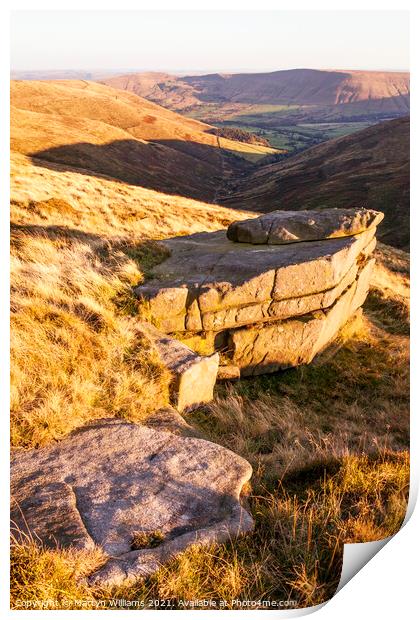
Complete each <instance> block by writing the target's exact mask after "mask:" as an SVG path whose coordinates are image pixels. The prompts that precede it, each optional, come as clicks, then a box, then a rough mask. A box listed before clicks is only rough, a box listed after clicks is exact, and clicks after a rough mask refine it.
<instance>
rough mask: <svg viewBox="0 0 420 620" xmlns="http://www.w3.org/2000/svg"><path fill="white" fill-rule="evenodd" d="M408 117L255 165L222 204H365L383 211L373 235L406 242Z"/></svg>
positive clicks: (269, 207) (303, 206) (263, 207)
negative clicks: (286, 157)
mask: <svg viewBox="0 0 420 620" xmlns="http://www.w3.org/2000/svg"><path fill="white" fill-rule="evenodd" d="M409 139H410V121H409V119H408V118H401V119H395V120H392V121H388V122H385V123H380V124H378V125H374V126H372V127H369V128H367V129H364V130H362V131H359V132H356V133H354V134H352V135H351V136H345V137H344V138H337V139H335V140H330V141H328V142H325V143H323V144H321V145H319V146H315V147H313V148H310V149H308V150H306V151H304V152H303V153H301V154H299V155H296V156H294V157H290V158H288V159H286V160H284V161H280V162H277V163H273V164H270V165H265V166H260V167H259V168H258V169H257V170H256V171H255V172H253V173H251V174H250V175H249V176H247V177H246V178H242V179H240V180H239V181H238V182H237V183H236V185H234V186H233V187H231V188H230V193H228V194H226V195H225V197H224V200H222V202H223V204H225V205H226V206H230V207H235V208H240V209H249V210H252V211H262V212H268V211H273V210H275V209H286V210H287V209H291V210H295V209H296V210H300V209H307V208H322V207H350V206H367V207H370V208H372V209H379V210H381V211H384V212H385V216H386V217H385V219H384V221H383V223H382V224H381V226H380V228H379V234H378V236H379V239H381V240H382V241H383V242H385V243H388V244H389V245H393V246H396V247H399V248H403V249H408V245H409V157H410V149H409Z"/></svg>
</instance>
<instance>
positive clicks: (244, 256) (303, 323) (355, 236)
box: [135, 209, 383, 375]
mask: <svg viewBox="0 0 420 620" xmlns="http://www.w3.org/2000/svg"><path fill="white" fill-rule="evenodd" d="M382 218H383V214H382V213H379V212H377V211H372V210H367V209H345V210H342V209H324V210H322V211H305V212H301V213H296V212H284V211H277V212H274V213H270V214H268V215H264V216H262V217H259V218H254V219H250V220H246V221H241V222H237V223H235V224H232V225H231V226H230V227H229V229H228V236H229V237H230V239H229V238H228V236H227V235H226V231H218V232H214V233H199V234H195V235H190V236H187V237H176V238H173V239H168V240H166V241H165V245H166V246H167V248H168V249H169V250H170V256H169V258H168V259H167V260H165V261H164V262H163V263H161V264H160V265H158V266H157V267H155V268H154V270H153V278H152V280H150V281H149V282H147V284H145V285H142V286H139V287H137V288H136V289H135V292H136V295H137V297H138V298H139V301H140V303H139V308H140V313H141V315H142V316H143V317H145V318H147V319H148V320H149V321H151V322H153V323H154V325H155V326H156V327H158V328H159V329H160V330H161V331H163V332H165V333H168V334H171V333H176V334H177V337H178V338H181V339H183V340H185V341H188V342H189V343H192V344H191V346H192V347H193V348H194V346H195V347H197V348H198V349H200V350H203V349H205V350H206V351H207V353H212V352H214V351H220V352H221V353H222V355H223V359H224V363H226V364H229V365H230V366H232V365H233V366H236V367H237V368H239V371H240V374H241V375H250V374H261V373H264V372H273V371H275V370H278V369H280V368H287V367H290V366H296V365H299V364H305V363H309V362H310V361H311V360H312V359H313V358H314V356H315V355H316V354H317V353H318V352H319V351H321V350H322V349H323V348H324V347H325V346H326V345H327V344H328V343H329V342H330V341H331V340H333V339H334V337H335V336H336V334H337V332H338V331H339V329H340V328H341V327H342V326H343V325H344V324H345V323H346V322H347V320H348V319H349V318H350V317H351V316H352V315H353V314H354V312H355V311H356V310H357V309H358V308H359V307H360V306H361V305H362V304H363V302H364V300H365V298H366V296H367V293H368V291H369V279H370V274H371V271H372V268H373V265H374V259H373V258H371V254H372V252H373V250H374V249H375V245H376V239H375V233H376V226H377V225H378V223H380V221H381V220H382ZM231 239H236V240H237V241H232V240H231ZM250 241H252V242H250ZM221 374H222V375H223V373H221Z"/></svg>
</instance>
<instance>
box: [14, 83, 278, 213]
mask: <svg viewBox="0 0 420 620" xmlns="http://www.w3.org/2000/svg"><path fill="white" fill-rule="evenodd" d="M11 90H12V92H11V101H12V127H11V148H12V150H13V151H17V152H20V153H23V154H25V155H30V156H32V157H34V158H36V159H37V160H40V161H38V165H42V163H43V162H53V163H60V164H67V165H68V166H70V167H77V168H82V169H84V170H89V171H90V172H91V173H92V174H94V175H101V174H106V175H110V176H112V177H114V178H117V179H120V180H121V181H124V182H127V183H130V184H135V185H140V186H142V187H148V188H150V189H156V190H159V191H165V192H166V193H171V194H181V195H184V196H187V197H192V198H200V199H204V200H207V201H209V202H211V201H212V200H213V199H214V196H215V194H216V192H217V190H218V188H219V186H220V184H221V183H222V182H223V180H224V178H225V177H226V176H229V174H231V173H232V172H233V171H236V170H241V169H244V168H246V167H247V160H248V159H250V160H256V159H258V158H260V157H263V156H265V155H267V154H268V153H272V152H273V149H270V148H268V147H264V146H261V145H251V144H244V143H241V142H235V141H233V140H226V139H224V138H218V137H217V136H215V135H213V134H211V133H210V130H211V127H210V126H209V125H205V124H203V123H200V122H198V121H195V120H191V119H185V118H183V117H181V116H179V115H177V114H174V113H173V112H170V111H168V110H165V109H163V108H161V107H159V106H157V105H155V104H153V103H150V102H149V101H146V100H144V99H139V98H138V97H137V96H135V95H132V94H131V93H123V92H121V91H116V90H113V89H111V88H109V87H106V86H102V85H99V84H95V83H93V82H92V83H89V82H83V81H66V80H63V81H56V82H48V81H46V82H30V81H27V82H12V89H11ZM44 165H48V164H44Z"/></svg>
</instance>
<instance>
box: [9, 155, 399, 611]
mask: <svg viewBox="0 0 420 620" xmlns="http://www.w3.org/2000/svg"><path fill="white" fill-rule="evenodd" d="M247 215H249V213H245V212H243V213H238V212H237V211H230V210H229V209H224V208H222V207H218V206H217V205H208V204H204V203H199V202H196V201H192V200H186V199H183V198H179V197H171V196H168V195H165V194H161V193H157V192H154V191H151V190H147V189H144V188H139V187H132V186H128V185H125V184H122V183H121V182H118V181H115V180H113V179H111V178H92V177H90V176H88V175H85V174H83V173H81V172H80V171H69V170H67V169H66V167H63V166H59V165H55V166H53V169H47V168H43V167H39V166H36V165H34V164H33V163H32V162H31V160H30V159H29V158H27V157H24V156H22V155H16V156H14V157H13V162H12V274H11V276H12V343H11V344H12V442H13V444H14V445H15V446H21V447H32V446H40V445H45V444H47V443H49V442H51V441H54V440H58V439H60V438H61V437H63V436H65V435H66V434H67V433H69V432H70V431H71V430H73V429H74V428H75V427H78V426H80V425H82V424H83V423H85V422H86V421H88V420H89V419H93V418H97V417H104V416H106V417H108V416H116V417H121V418H125V419H130V420H135V421H138V422H141V420H143V419H145V418H146V417H147V415H148V414H149V412H150V411H152V410H153V409H154V408H156V407H157V406H159V405H163V404H165V403H166V402H167V398H168V389H167V385H168V377H167V376H166V374H165V371H164V369H163V368H162V367H161V366H160V364H159V362H158V360H156V358H155V357H154V355H153V353H152V352H151V351H150V350H148V349H147V347H146V346H145V343H144V341H143V340H142V338H141V337H140V335H139V334H138V332H137V330H136V317H135V306H134V304H133V298H132V294H131V287H132V285H134V284H136V283H137V282H139V281H141V280H142V279H143V278H144V277H147V274H148V270H149V269H150V267H151V265H153V264H154V263H155V262H156V261H160V260H162V259H163V258H164V257H165V254H164V252H163V251H162V248H161V246H159V243H158V240H159V239H160V238H162V237H165V236H169V235H173V234H183V233H186V232H192V231H198V230H214V229H217V228H220V226H225V225H226V224H228V223H229V222H230V221H232V220H233V219H237V218H238V217H246V216H247ZM377 258H378V265H377V267H376V271H375V276H374V282H373V289H372V292H371V294H370V296H369V299H368V302H367V305H366V314H365V319H364V320H363V321H362V322H361V323H358V324H357V325H353V327H352V330H350V331H349V330H347V331H344V332H342V334H341V336H340V338H341V348H336V347H335V346H333V347H332V348H330V349H329V350H328V351H326V352H325V354H323V356H322V357H321V358H319V359H318V360H317V361H316V362H315V363H314V364H312V365H310V366H308V367H305V368H299V369H294V370H293V369H292V370H289V371H286V372H284V373H278V374H276V375H271V376H267V377H260V378H258V379H248V380H243V381H241V382H239V383H237V384H236V385H234V386H232V387H226V386H220V387H219V388H218V393H217V397H216V400H215V402H214V403H213V404H211V405H210V406H208V407H206V408H203V409H201V410H199V411H197V412H195V413H194V414H191V415H190V416H189V421H190V422H191V423H192V424H194V425H195V426H196V427H198V428H199V429H200V431H201V432H202V433H204V435H205V436H207V437H208V438H209V439H212V440H213V441H217V442H219V443H222V444H224V445H226V446H228V447H229V448H231V449H233V450H235V451H236V452H238V453H239V454H241V455H243V456H244V457H245V458H247V459H249V460H250V462H251V463H252V465H253V468H254V476H253V479H252V481H251V485H250V486H249V488H248V489H247V493H248V494H249V500H248V501H249V503H250V508H251V511H252V513H253V516H254V518H255V521H256V530H255V532H254V533H253V534H250V535H248V536H245V537H243V538H241V539H240V540H237V541H234V542H232V543H228V544H225V545H218V546H215V547H214V548H209V549H206V550H204V551H203V550H200V551H194V550H191V551H188V552H187V553H184V554H183V555H182V556H180V557H179V558H178V559H176V560H174V561H173V562H171V563H170V564H169V565H167V566H165V567H163V568H162V569H161V571H159V573H158V574H157V575H156V576H154V577H153V578H152V579H150V580H148V581H147V582H146V583H145V584H139V585H135V586H133V587H131V588H120V589H118V590H112V591H111V590H101V591H99V590H97V589H92V588H88V587H87V586H85V585H83V583H81V582H80V581H78V578H79V577H80V576H83V575H84V574H86V573H87V572H89V571H91V570H93V569H94V568H95V567H97V566H99V565H100V564H101V563H102V562H103V561H104V558H103V556H102V554H101V553H100V551H99V550H94V551H92V552H76V551H71V550H70V551H68V550H67V551H50V550H46V549H43V548H42V547H40V546H39V545H38V543H37V542H36V541H30V540H28V541H27V543H25V544H19V545H14V546H13V549H12V562H13V563H12V606H15V607H19V605H18V604H17V603H16V601H17V600H18V599H20V600H30V601H33V604H34V606H35V607H36V605H37V604H36V601H37V600H41V599H50V600H51V601H52V602H51V606H52V607H62V605H63V604H64V603H63V601H64V599H68V600H69V601H70V603H67V605H70V607H73V608H77V603H76V600H77V599H79V600H80V599H85V600H86V599H87V600H90V601H91V602H90V603H87V606H88V607H91V608H95V606H96V605H97V600H98V599H108V600H109V599H110V598H111V597H115V598H126V599H127V600H139V601H144V602H145V604H147V601H148V600H149V599H151V598H152V599H155V598H168V599H171V607H173V608H180V606H181V605H182V603H181V602H180V601H181V600H185V599H188V600H190V599H194V598H198V599H205V598H207V599H208V598H212V599H215V600H219V599H220V598H226V599H227V600H228V601H231V600H232V599H236V598H237V599H251V600H258V599H260V598H264V599H266V600H274V601H275V600H280V599H281V600H285V599H290V600H292V601H295V602H296V605H298V606H307V605H313V604H316V603H319V602H321V601H323V600H326V599H327V598H328V597H330V596H331V595H332V594H333V592H334V590H335V588H336V585H337V583H338V579H339V576H340V570H341V549H342V543H343V542H356V541H357V542H360V541H367V540H376V539H378V538H381V537H384V536H387V535H389V534H391V533H393V532H395V531H396V530H397V529H398V527H399V525H400V523H401V521H402V519H403V517H404V513H405V505H406V499H407V491H408V471H409V470H408V452H407V448H408V417H407V416H408V386H407V382H408V336H407V333H408V326H407V321H408V257H407V255H406V254H405V253H404V252H401V251H397V250H393V249H391V248H387V247H386V246H381V247H380V249H379V251H377ZM55 600H56V601H57V602H54V601H55ZM72 601H73V602H72ZM106 605H107V606H112V602H109V603H107V604H106ZM236 606H237V605H236V604H235V603H229V607H232V608H235V607H236Z"/></svg>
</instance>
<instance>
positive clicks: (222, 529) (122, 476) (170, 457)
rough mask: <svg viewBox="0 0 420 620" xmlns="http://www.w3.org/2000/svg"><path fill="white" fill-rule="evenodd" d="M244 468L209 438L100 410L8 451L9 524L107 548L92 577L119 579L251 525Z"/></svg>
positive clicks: (58, 540)
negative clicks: (29, 446)
mask: <svg viewBox="0 0 420 620" xmlns="http://www.w3.org/2000/svg"><path fill="white" fill-rule="evenodd" d="M251 473H252V469H251V466H250V465H249V463H248V462H247V461H245V460H244V459H243V458H241V457H239V456H237V455H236V454H234V453H233V452H231V451H230V450H227V449H226V448H223V447H222V446H218V445H216V444H214V443H211V442H209V441H205V440H203V439H198V438H194V437H183V436H180V435H176V434H174V433H171V432H167V431H161V430H156V429H153V428H147V427H146V426H140V425H137V424H130V423H128V422H123V421H119V420H114V419H113V420H99V421H97V422H96V423H94V424H92V425H90V426H87V427H84V428H82V429H80V430H79V431H77V432H75V433H73V434H72V435H70V436H69V437H67V438H66V439H64V440H63V441H61V442H60V443H58V444H55V445H53V446H51V447H48V448H43V449H39V450H29V451H23V450H19V451H15V452H14V453H13V454H12V466H11V487H12V489H11V492H12V523H13V524H14V525H13V526H12V528H13V529H15V528H16V527H17V528H19V530H20V531H21V532H28V531H29V533H30V534H31V535H32V536H34V537H37V538H38V539H40V540H41V541H42V542H43V543H44V544H45V545H47V546H52V547H56V546H60V547H68V546H74V547H76V548H83V549H89V548H92V547H93V546H94V545H99V546H101V547H102V548H103V549H104V551H105V553H106V554H108V556H110V558H109V560H108V561H107V563H106V564H105V565H104V566H103V567H102V568H100V569H99V570H98V571H97V572H96V573H95V574H94V575H92V576H91V578H90V581H91V583H97V584H101V585H119V584H126V583H130V582H132V581H135V580H136V579H139V578H144V577H147V576H149V575H151V574H152V573H153V572H155V571H156V570H158V568H159V567H160V566H161V564H163V563H164V562H166V561H168V560H169V559H170V558H172V557H174V556H175V555H176V554H178V553H180V552H182V551H184V550H185V549H186V548H188V547H189V546H190V545H193V544H210V543H214V542H223V541H225V540H228V539H229V538H231V537H233V536H236V535H238V534H241V533H243V532H248V531H250V530H251V529H252V528H253V521H252V518H251V517H250V515H249V514H248V513H247V512H246V511H245V510H244V509H243V508H242V506H241V504H240V501H239V495H240V492H241V489H242V486H243V484H244V483H245V482H246V481H248V480H249V478H250V477H251ZM138 540H140V541H143V542H142V543H141V544H139V543H136V541H138ZM152 540H154V541H155V542H154V543H153V544H152V542H151V541H152ZM144 541H146V542H144ZM147 541H150V543H149V542H147ZM156 541H157V542H158V544H157V546H154V545H155V544H156ZM136 545H137V547H138V548H136ZM140 546H141V548H139V547H140Z"/></svg>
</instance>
